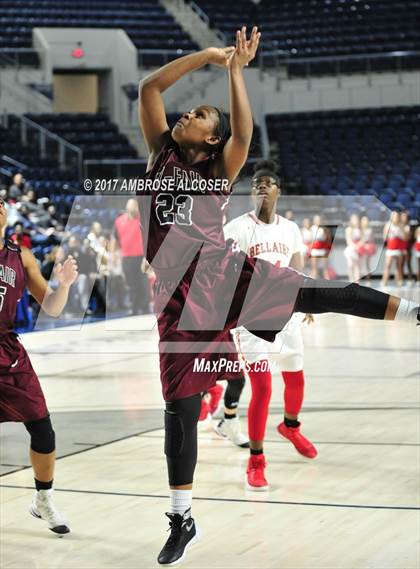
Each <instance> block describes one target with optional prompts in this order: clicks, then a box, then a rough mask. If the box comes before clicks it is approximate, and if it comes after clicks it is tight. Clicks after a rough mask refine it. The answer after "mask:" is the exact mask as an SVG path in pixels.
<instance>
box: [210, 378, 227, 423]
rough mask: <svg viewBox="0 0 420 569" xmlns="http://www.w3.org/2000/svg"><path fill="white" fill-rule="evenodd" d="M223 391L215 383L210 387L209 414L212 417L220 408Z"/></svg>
mask: <svg viewBox="0 0 420 569" xmlns="http://www.w3.org/2000/svg"><path fill="white" fill-rule="evenodd" d="M223 392H224V389H223V387H222V386H221V385H219V384H218V383H216V385H214V386H213V387H210V389H209V394H210V395H211V399H210V413H211V415H214V414H215V413H216V412H217V411H218V410H219V407H220V401H221V399H222V395H223Z"/></svg>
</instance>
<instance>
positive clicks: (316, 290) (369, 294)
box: [295, 279, 389, 320]
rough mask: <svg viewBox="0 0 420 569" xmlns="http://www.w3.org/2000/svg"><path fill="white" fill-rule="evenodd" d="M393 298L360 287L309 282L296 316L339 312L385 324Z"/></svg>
mask: <svg viewBox="0 0 420 569" xmlns="http://www.w3.org/2000/svg"><path fill="white" fill-rule="evenodd" d="M388 300H389V294H385V293H383V292H380V291H379V290H375V289H373V288H369V287H366V286H360V285H358V284H356V283H346V282H342V281H326V280H317V279H307V281H306V283H305V287H303V288H301V289H300V290H299V293H298V297H297V300H296V304H295V312H311V313H312V314H321V313H323V312H337V313H339V314H350V315H352V316H360V317H362V318H373V319H375V320H383V319H384V317H385V312H386V309H387V306H388Z"/></svg>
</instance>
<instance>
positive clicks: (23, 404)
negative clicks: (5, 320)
mask: <svg viewBox="0 0 420 569" xmlns="http://www.w3.org/2000/svg"><path fill="white" fill-rule="evenodd" d="M47 415H48V409H47V405H46V403H45V398H44V394H43V393H42V389H41V386H40V384H39V380H38V377H37V375H36V373H35V372H34V370H33V368H32V365H31V362H30V359H29V356H28V354H27V353H26V350H25V348H24V347H23V345H22V344H21V343H20V340H19V338H18V336H17V334H15V333H13V332H12V333H10V334H7V335H6V336H0V423H4V422H6V421H15V422H18V423H26V422H27V421H35V420H37V419H42V418H44V417H46V416H47Z"/></svg>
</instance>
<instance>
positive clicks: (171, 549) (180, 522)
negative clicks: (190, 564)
mask: <svg viewBox="0 0 420 569" xmlns="http://www.w3.org/2000/svg"><path fill="white" fill-rule="evenodd" d="M166 515H167V516H168V518H169V530H168V531H170V532H171V535H170V536H169V537H168V540H167V541H166V543H165V545H164V546H163V549H162V551H161V552H160V553H159V556H158V563H159V564H160V565H175V564H176V563H179V562H180V561H182V559H183V558H184V556H185V554H186V552H187V549H188V548H189V547H190V546H191V545H193V544H194V543H196V542H197V541H198V540H199V538H200V531H199V529H198V528H197V526H196V523H195V521H194V519H193V518H192V517H191V509H190V508H189V509H188V510H187V511H186V512H185V513H184V515H183V516H182V515H181V514H170V513H166Z"/></svg>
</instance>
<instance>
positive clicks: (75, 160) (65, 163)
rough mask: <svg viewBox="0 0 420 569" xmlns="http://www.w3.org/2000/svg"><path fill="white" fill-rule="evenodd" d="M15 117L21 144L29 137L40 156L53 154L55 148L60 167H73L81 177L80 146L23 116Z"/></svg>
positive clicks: (81, 160) (81, 152)
mask: <svg viewBox="0 0 420 569" xmlns="http://www.w3.org/2000/svg"><path fill="white" fill-rule="evenodd" d="M16 119H17V120H18V121H19V122H20V139H21V144H22V145H23V146H26V145H27V144H28V142H29V138H30V137H31V138H32V140H33V141H34V142H35V144H38V150H39V156H40V158H47V157H50V156H52V155H54V150H55V151H56V152H55V155H56V158H57V160H58V163H59V166H60V169H62V170H65V169H67V168H69V167H70V168H75V169H76V170H77V174H78V177H79V178H81V176H82V173H83V151H82V149H81V148H79V147H78V146H75V145H74V144H71V143H70V142H67V140H65V139H64V138H62V137H61V136H58V135H57V134H55V133H54V132H51V131H50V130H48V129H46V128H44V127H43V126H41V125H39V124H38V123H36V122H34V121H32V120H31V119H28V118H27V117H25V116H16ZM34 139H35V140H34ZM48 143H50V148H47V146H48ZM51 146H52V148H51ZM47 150H48V153H47Z"/></svg>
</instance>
